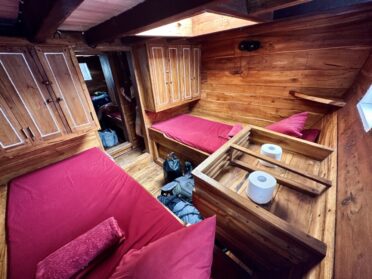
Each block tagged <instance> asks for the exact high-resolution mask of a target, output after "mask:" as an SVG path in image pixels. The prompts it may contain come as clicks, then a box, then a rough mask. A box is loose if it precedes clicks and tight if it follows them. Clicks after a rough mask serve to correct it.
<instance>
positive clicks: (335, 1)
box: [274, 0, 371, 20]
mask: <svg viewBox="0 0 372 279" xmlns="http://www.w3.org/2000/svg"><path fill="white" fill-rule="evenodd" d="M367 2H371V0H313V1H311V2H309V3H304V4H301V5H298V6H295V7H289V8H285V9H280V10H277V11H275V12H274V20H275V19H282V18H290V17H294V16H296V17H298V16H304V15H308V14H312V13H317V12H325V11H329V10H332V9H338V8H343V7H347V6H351V5H356V4H361V3H367Z"/></svg>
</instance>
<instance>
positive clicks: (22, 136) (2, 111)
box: [0, 96, 29, 150]
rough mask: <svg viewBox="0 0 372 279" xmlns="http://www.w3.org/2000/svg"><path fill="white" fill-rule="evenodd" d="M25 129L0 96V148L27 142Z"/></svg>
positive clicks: (14, 146) (6, 148)
mask: <svg viewBox="0 0 372 279" xmlns="http://www.w3.org/2000/svg"><path fill="white" fill-rule="evenodd" d="M26 135H27V134H26V131H25V130H24V129H22V127H21V125H20V124H19V123H18V121H17V120H16V118H15V116H14V115H13V113H12V111H11V109H10V108H9V106H8V105H7V104H6V103H5V101H4V99H3V98H2V97H1V96H0V148H1V150H10V149H14V148H17V147H21V146H25V145H28V144H29V141H28V140H27V138H26Z"/></svg>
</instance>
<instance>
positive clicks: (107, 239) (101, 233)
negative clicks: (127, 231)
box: [36, 217, 124, 279]
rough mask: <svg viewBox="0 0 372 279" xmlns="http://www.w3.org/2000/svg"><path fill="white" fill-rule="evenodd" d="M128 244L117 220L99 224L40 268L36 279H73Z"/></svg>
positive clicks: (51, 255)
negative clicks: (102, 257)
mask: <svg viewBox="0 0 372 279" xmlns="http://www.w3.org/2000/svg"><path fill="white" fill-rule="evenodd" d="M121 240H124V233H123V231H122V230H121V229H120V227H119V225H118V223H117V221H116V220H115V218H114V217H110V218H108V219H106V220H105V221H103V222H101V223H99V224H98V225H97V226H95V227H94V228H92V229H90V230H89V231H87V232H85V233H84V234H82V235H80V236H78V237H77V238H75V239H74V240H72V241H70V242H69V243H67V244H66V245H64V246H62V247H61V248H59V249H57V250H56V251H54V252H53V253H52V254H50V255H48V256H47V257H46V258H45V259H43V260H42V261H41V262H39V263H38V264H37V270H36V279H50V278H54V279H69V278H71V277H73V276H75V275H76V274H77V273H79V272H81V271H82V270H83V269H85V268H86V267H88V265H89V264H90V263H93V261H94V260H95V259H97V258H99V257H100V256H101V255H103V254H105V253H106V251H108V250H111V249H112V248H114V247H115V246H117V245H118V244H119V242H120V241H121Z"/></svg>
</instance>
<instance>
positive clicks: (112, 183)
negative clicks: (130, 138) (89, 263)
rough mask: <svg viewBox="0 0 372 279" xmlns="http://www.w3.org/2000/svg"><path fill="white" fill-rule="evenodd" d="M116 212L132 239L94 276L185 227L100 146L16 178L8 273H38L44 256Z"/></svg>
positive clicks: (9, 219)
mask: <svg viewBox="0 0 372 279" xmlns="http://www.w3.org/2000/svg"><path fill="white" fill-rule="evenodd" d="M111 216H114V217H115V218H116V219H117V221H118V223H119V226H120V227H121V228H122V229H123V231H124V232H125V235H126V240H125V241H124V242H123V244H122V245H121V246H120V247H119V248H118V249H117V250H116V252H115V253H114V255H112V256H111V257H109V258H108V259H107V260H105V261H104V262H102V263H100V264H99V265H98V266H97V267H96V268H95V269H94V270H93V272H92V273H91V274H90V275H89V277H90V278H105V277H107V276H108V275H109V274H111V272H112V271H113V269H114V268H115V266H116V265H117V263H118V262H119V260H120V258H121V256H122V255H123V254H125V253H126V252H127V251H128V250H130V249H132V248H135V249H138V248H141V247H143V246H145V245H147V244H148V243H150V242H153V241H154V240H157V239H159V238H161V237H163V236H165V235H167V234H169V233H171V232H174V231H176V230H179V229H181V228H182V227H183V226H182V224H181V223H179V222H178V220H176V219H175V218H174V217H173V216H172V215H171V214H170V213H169V212H168V211H167V210H166V209H165V208H164V207H163V206H162V205H161V204H160V203H159V202H158V201H157V200H156V199H154V198H153V197H152V196H151V195H150V194H149V193H148V192H147V191H146V190H145V189H144V188H142V186H141V185H139V184H138V183H137V182H136V181H134V180H133V179H132V178H131V177H130V176H129V175H128V174H126V173H125V172H124V171H123V170H122V169H121V168H120V167H118V166H117V165H116V164H115V163H114V162H113V161H111V160H110V159H109V158H108V157H107V156H106V155H105V154H104V153H103V152H102V151H100V150H99V149H97V148H93V149H90V150H88V151H85V152H83V153H81V154H79V155H76V156H74V157H71V158H69V159H66V160H64V161H62V162H59V163H57V164H54V165H51V166H48V167H46V168H43V169H41V170H38V171H35V172H33V173H30V174H27V175H24V176H22V177H19V178H17V179H15V180H13V181H12V182H11V183H10V186H9V191H8V203H7V219H6V226H7V245H8V278H34V276H35V271H36V265H37V263H38V262H39V261H40V260H42V259H43V258H45V257H46V256H48V255H49V254H50V253H52V252H53V251H55V250H56V249H58V248H60V247H61V246H63V245H64V244H66V243H68V242H69V241H71V240H73V239H74V238H76V237H77V236H79V235H80V234H82V233H84V232H86V231H87V230H89V229H91V228H92V227H94V226H95V225H97V224H98V223H100V222H102V221H103V220H105V219H107V218H108V217H111Z"/></svg>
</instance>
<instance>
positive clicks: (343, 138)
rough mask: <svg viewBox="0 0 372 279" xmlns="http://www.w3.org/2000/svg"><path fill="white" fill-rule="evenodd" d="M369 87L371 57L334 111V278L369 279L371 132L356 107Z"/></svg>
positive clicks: (370, 83) (371, 272) (371, 243)
mask: <svg viewBox="0 0 372 279" xmlns="http://www.w3.org/2000/svg"><path fill="white" fill-rule="evenodd" d="M371 85H372V55H370V56H369V59H368V61H367V62H366V64H365V65H364V67H363V68H362V70H361V71H360V73H359V75H358V77H357V79H356V81H355V83H354V85H353V86H352V88H351V90H350V91H349V92H348V94H347V98H346V100H347V102H348V104H347V105H346V106H345V107H344V108H343V109H341V110H339V112H338V118H339V122H338V123H339V125H338V146H339V156H338V158H339V160H338V169H339V172H338V195H337V201H338V202H337V203H338V204H337V234H336V236H337V237H336V257H335V278H341V279H343V278H371V274H372V266H371V262H372V249H371V248H372V247H371V245H372V230H371V227H372V215H371V212H372V182H371V170H372V161H371V157H372V150H371V146H372V133H371V131H370V132H369V133H366V132H365V131H364V129H363V125H362V122H361V121H360V117H359V115H358V111H357V109H356V104H357V103H358V101H359V100H360V99H361V98H362V97H363V96H364V94H365V93H366V92H367V90H368V88H369V87H370V86H371Z"/></svg>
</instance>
